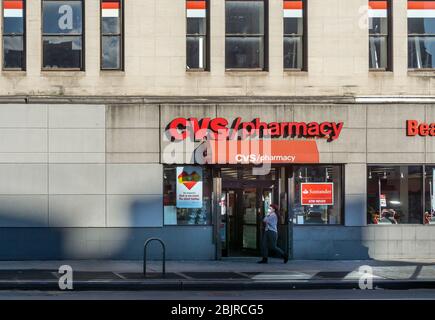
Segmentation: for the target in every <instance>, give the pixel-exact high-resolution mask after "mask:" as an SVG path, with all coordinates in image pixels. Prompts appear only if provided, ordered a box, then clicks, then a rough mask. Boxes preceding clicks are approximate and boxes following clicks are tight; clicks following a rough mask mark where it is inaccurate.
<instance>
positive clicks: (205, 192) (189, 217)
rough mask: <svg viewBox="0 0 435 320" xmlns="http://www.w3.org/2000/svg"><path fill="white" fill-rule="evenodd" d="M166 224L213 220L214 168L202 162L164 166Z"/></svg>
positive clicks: (209, 221)
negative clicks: (198, 164) (194, 164)
mask: <svg viewBox="0 0 435 320" xmlns="http://www.w3.org/2000/svg"><path fill="white" fill-rule="evenodd" d="M163 185H164V191H163V201H164V222H165V225H209V224H210V223H211V219H210V217H211V207H210V205H211V188H212V186H211V172H210V170H209V169H207V168H204V167H200V166H178V167H169V166H168V167H165V168H164V172H163Z"/></svg>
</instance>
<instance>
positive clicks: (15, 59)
mask: <svg viewBox="0 0 435 320" xmlns="http://www.w3.org/2000/svg"><path fill="white" fill-rule="evenodd" d="M25 10H26V8H25V1H22V0H21V1H16V0H14V1H10V0H3V69H4V70H25V69H26V63H25V60H26V50H25V47H26V38H25V32H26V26H25V25H26V23H25V21H26V19H25Z"/></svg>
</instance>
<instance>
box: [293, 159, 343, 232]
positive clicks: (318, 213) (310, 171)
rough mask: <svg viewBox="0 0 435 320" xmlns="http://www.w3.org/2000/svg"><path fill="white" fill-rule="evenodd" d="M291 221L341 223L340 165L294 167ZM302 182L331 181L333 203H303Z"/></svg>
mask: <svg viewBox="0 0 435 320" xmlns="http://www.w3.org/2000/svg"><path fill="white" fill-rule="evenodd" d="M293 177H294V195H293V196H292V199H293V204H292V207H293V223H294V224H342V223H343V221H342V205H341V203H342V166H339V165H323V166H317V165H316V166H295V167H294V176H293ZM302 183H314V184H316V183H332V184H333V205H303V203H302V194H301V192H302Z"/></svg>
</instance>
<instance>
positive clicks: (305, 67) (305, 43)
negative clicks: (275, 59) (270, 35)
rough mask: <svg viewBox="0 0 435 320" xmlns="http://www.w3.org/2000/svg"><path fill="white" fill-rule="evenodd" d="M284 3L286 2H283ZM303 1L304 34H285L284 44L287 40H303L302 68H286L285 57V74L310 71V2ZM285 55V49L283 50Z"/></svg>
mask: <svg viewBox="0 0 435 320" xmlns="http://www.w3.org/2000/svg"><path fill="white" fill-rule="evenodd" d="M282 1H283V3H284V1H285V0H282ZM300 1H302V34H286V33H285V32H283V42H284V40H285V39H286V38H301V41H302V68H286V67H285V66H284V57H283V68H284V71H285V72H293V71H305V72H306V71H308V40H307V39H308V37H307V35H308V0H300ZM284 19H285V18H284V17H283V22H282V23H283V25H284ZM283 53H284V48H283Z"/></svg>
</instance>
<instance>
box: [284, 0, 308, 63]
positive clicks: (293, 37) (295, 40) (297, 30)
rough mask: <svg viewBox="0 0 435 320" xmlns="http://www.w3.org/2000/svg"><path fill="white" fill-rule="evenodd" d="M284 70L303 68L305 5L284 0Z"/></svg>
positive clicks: (300, 2)
mask: <svg viewBox="0 0 435 320" xmlns="http://www.w3.org/2000/svg"><path fill="white" fill-rule="evenodd" d="M283 6H284V69H298V70H302V68H303V41H304V39H303V34H304V14H303V10H304V3H303V1H301V0H291V1H288V0H284V1H283Z"/></svg>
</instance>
